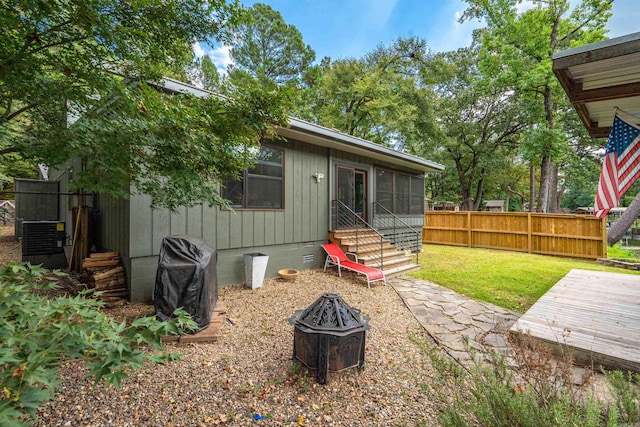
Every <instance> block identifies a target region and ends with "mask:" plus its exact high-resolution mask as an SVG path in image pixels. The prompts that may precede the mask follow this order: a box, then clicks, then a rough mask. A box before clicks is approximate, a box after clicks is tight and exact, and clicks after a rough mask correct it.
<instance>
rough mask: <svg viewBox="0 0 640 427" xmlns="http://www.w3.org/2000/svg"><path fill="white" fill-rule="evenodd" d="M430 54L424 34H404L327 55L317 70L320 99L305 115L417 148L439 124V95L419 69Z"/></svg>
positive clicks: (359, 134) (357, 133)
mask: <svg viewBox="0 0 640 427" xmlns="http://www.w3.org/2000/svg"><path fill="white" fill-rule="evenodd" d="M428 55H429V53H428V50H427V46H426V43H425V41H424V40H421V39H418V38H407V39H404V38H399V39H397V40H396V41H395V42H394V43H393V44H392V45H390V46H380V47H378V48H376V49H375V50H373V51H371V52H369V53H367V54H366V55H365V56H364V57H362V58H358V59H356V58H344V59H339V60H336V61H330V60H328V59H325V60H323V62H322V64H321V67H320V68H319V69H316V70H315V74H313V76H312V77H314V78H313V83H314V86H312V88H311V90H312V91H313V93H314V94H315V96H314V98H315V99H313V100H311V101H312V102H311V103H309V104H308V106H307V107H308V114H304V113H303V115H305V116H306V117H310V118H311V119H312V120H314V121H317V122H319V123H321V124H323V125H325V126H328V127H332V128H335V129H338V130H340V131H342V132H344V133H347V134H349V135H354V136H357V137H360V138H364V139H368V140H371V141H374V142H376V143H379V144H384V145H387V146H393V147H394V148H404V149H407V150H408V151H411V152H414V153H415V152H417V149H418V147H419V144H420V143H422V142H424V141H425V140H430V139H432V137H433V133H434V132H435V130H436V126H435V122H434V114H433V105H432V103H431V99H432V97H433V95H432V92H431V91H430V90H429V89H428V88H426V87H424V86H422V85H421V84H420V78H419V75H418V68H419V64H421V63H422V62H423V61H424V60H425V58H426V57H428ZM320 71H322V73H321V74H320ZM310 74H311V73H310Z"/></svg>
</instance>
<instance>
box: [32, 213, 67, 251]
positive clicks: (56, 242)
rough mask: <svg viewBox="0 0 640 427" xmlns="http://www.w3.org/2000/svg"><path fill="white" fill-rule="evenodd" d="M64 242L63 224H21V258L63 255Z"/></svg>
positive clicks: (56, 222) (46, 222)
mask: <svg viewBox="0 0 640 427" xmlns="http://www.w3.org/2000/svg"><path fill="white" fill-rule="evenodd" d="M64 242H65V233H64V222H60V221H23V222H22V256H25V255H27V256H29V255H49V254H58V253H63V252H64Z"/></svg>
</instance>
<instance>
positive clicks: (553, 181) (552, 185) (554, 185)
mask: <svg viewBox="0 0 640 427" xmlns="http://www.w3.org/2000/svg"><path fill="white" fill-rule="evenodd" d="M549 193H550V194H549V199H550V201H551V206H550V207H549V212H551V213H558V210H559V209H560V206H559V205H558V166H557V165H551V176H550V177H549Z"/></svg>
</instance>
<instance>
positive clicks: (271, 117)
mask: <svg viewBox="0 0 640 427" xmlns="http://www.w3.org/2000/svg"><path fill="white" fill-rule="evenodd" d="M242 18H243V14H242V9H241V8H240V7H239V6H238V5H237V4H236V3H231V4H227V2H226V1H224V0H213V1H205V0H185V1H180V2H164V1H159V0H153V1H145V2H123V1H118V0H82V1H71V0H61V1H57V2H41V1H35V0H13V1H5V2H3V3H2V4H1V6H0V37H1V38H2V40H3V43H2V47H1V48H0V145H1V146H0V156H4V155H5V154H7V153H12V152H18V153H20V154H21V155H22V156H23V157H24V158H25V159H29V160H31V161H34V162H40V163H44V164H46V165H49V166H56V165H61V164H64V163H65V162H66V161H67V160H68V159H69V158H71V157H74V156H79V157H81V158H83V160H84V162H85V167H84V169H83V170H82V171H80V172H79V179H78V181H77V182H76V185H78V186H80V185H82V188H83V189H84V190H87V191H108V192H112V193H113V194H115V195H118V196H127V195H128V193H129V190H128V189H129V188H130V184H131V183H133V184H135V186H136V187H135V188H136V190H137V191H140V192H144V193H147V194H150V195H152V196H153V200H154V203H155V204H156V205H157V206H168V207H170V208H175V207H176V206H179V205H193V204H196V203H200V202H208V203H220V202H221V201H222V200H221V199H220V197H219V195H218V192H217V182H216V180H218V179H219V178H220V177H221V176H223V175H225V174H234V173H237V171H239V170H241V169H242V168H243V167H244V166H246V156H245V155H244V154H243V153H244V152H246V150H244V149H243V148H242V147H243V146H245V147H246V146H252V145H255V144H258V143H259V141H260V139H261V138H262V137H264V136H265V135H267V134H269V133H270V132H271V131H272V129H273V126H274V125H276V124H278V123H282V122H285V121H286V118H287V115H286V113H285V106H284V104H283V98H282V96H281V95H280V94H279V92H278V91H277V90H273V88H269V89H263V88H260V87H257V86H253V87H250V88H244V89H242V90H237V91H235V92H234V93H233V96H234V98H233V99H228V98H215V97H210V99H208V100H206V101H202V102H200V101H199V100H196V99H194V98H193V97H190V96H186V95H185V96H168V95H165V94H162V93H160V92H158V91H155V90H150V89H149V86H148V84H147V83H148V82H153V81H157V80H158V79H159V78H161V77H162V76H174V77H179V78H183V77H186V72H185V66H186V65H187V64H188V63H189V62H191V60H192V58H193V54H192V52H191V48H190V46H191V44H192V43H193V41H194V40H211V39H214V40H227V41H228V40H229V39H230V37H231V36H230V33H231V31H232V30H233V29H234V28H235V27H236V26H237V25H238V24H239V22H240V21H241V20H242ZM68 113H72V114H74V115H76V116H77V115H82V116H83V120H80V121H77V122H76V124H75V125H73V126H70V127H68V126H67V124H66V118H67V114H68Z"/></svg>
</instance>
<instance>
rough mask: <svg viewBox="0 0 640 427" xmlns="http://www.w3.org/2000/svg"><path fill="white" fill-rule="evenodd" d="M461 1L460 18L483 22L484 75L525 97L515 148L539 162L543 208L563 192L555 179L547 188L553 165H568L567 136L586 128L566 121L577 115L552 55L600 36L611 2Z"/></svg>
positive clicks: (481, 62)
mask: <svg viewBox="0 0 640 427" xmlns="http://www.w3.org/2000/svg"><path fill="white" fill-rule="evenodd" d="M466 2H467V4H468V8H467V10H466V11H465V13H464V15H463V18H462V19H463V20H465V19H470V18H478V19H481V20H485V21H486V22H487V27H486V29H484V30H483V31H479V32H477V33H476V36H477V39H476V41H477V42H479V43H480V46H481V48H480V55H479V58H480V60H479V67H480V70H481V72H482V74H483V76H484V77H485V78H486V79H488V80H489V81H492V82H493V83H494V84H496V85H498V86H501V87H508V88H511V89H512V90H513V91H514V92H515V93H518V94H520V96H522V97H523V99H525V100H526V101H527V104H526V110H527V112H528V114H527V115H528V120H527V121H526V122H524V124H526V125H527V126H529V129H530V131H529V133H528V135H527V137H525V138H523V140H522V143H521V145H520V153H521V154H522V155H523V157H524V158H526V159H527V160H529V161H530V162H531V163H532V164H533V165H535V166H537V167H540V170H541V174H540V182H539V185H540V187H539V191H538V207H537V209H538V210H539V211H545V212H546V211H547V209H548V208H547V205H548V201H549V200H550V199H551V198H555V200H557V195H556V193H558V192H560V194H562V193H561V192H562V187H563V185H564V184H565V183H564V182H561V181H562V180H558V181H559V182H558V184H559V185H556V188H552V189H551V191H550V192H549V188H550V184H551V183H555V180H554V179H553V177H554V176H555V172H554V170H555V168H566V167H567V166H568V163H567V157H568V156H571V152H570V151H571V150H569V148H568V147H567V146H570V147H571V149H575V147H574V144H572V143H571V141H572V140H574V139H576V137H577V138H583V137H584V134H585V131H584V129H583V128H582V127H580V129H578V128H576V127H575V126H572V125H571V122H575V119H576V116H577V115H576V113H575V111H574V110H573V109H572V108H571V107H570V106H569V105H568V102H567V99H566V96H565V94H564V92H563V90H562V88H561V87H560V84H559V83H558V80H557V78H556V77H555V76H554V74H553V71H552V55H553V54H554V53H555V52H558V51H560V50H563V49H567V48H569V47H574V46H580V45H584V44H587V43H591V42H594V41H598V40H602V39H603V38H604V34H605V29H604V28H605V24H606V22H607V20H608V19H609V17H610V16H611V13H610V12H609V11H610V9H611V3H612V2H611V0H585V1H582V2H579V3H578V4H576V5H573V7H570V6H572V5H571V2H569V1H567V0H550V1H544V2H543V1H539V2H533V7H532V8H529V9H527V10H526V11H524V12H519V11H518V7H519V4H520V3H521V2H520V1H519V0H466ZM596 148H597V147H596ZM594 151H595V150H594ZM581 158H584V156H581ZM552 165H553V166H552ZM554 166H555V167H554Z"/></svg>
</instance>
